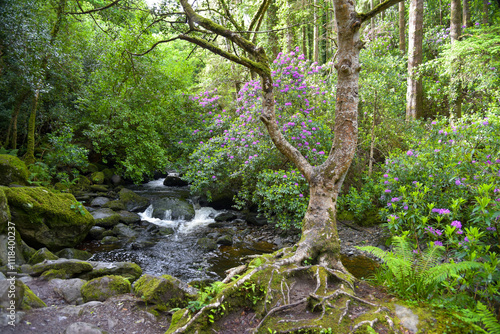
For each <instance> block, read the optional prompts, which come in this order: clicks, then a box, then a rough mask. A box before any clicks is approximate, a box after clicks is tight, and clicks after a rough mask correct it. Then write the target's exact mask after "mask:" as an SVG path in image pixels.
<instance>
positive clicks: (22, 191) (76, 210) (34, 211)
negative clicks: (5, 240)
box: [3, 187, 94, 251]
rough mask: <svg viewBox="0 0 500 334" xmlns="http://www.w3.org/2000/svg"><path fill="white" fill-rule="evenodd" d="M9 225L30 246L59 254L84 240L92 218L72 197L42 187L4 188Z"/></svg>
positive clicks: (92, 221) (91, 224) (91, 223)
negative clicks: (58, 251)
mask: <svg viewBox="0 0 500 334" xmlns="http://www.w3.org/2000/svg"><path fill="white" fill-rule="evenodd" d="M3 191H4V192H5V195H6V196H7V200H8V203H9V208H10V212H11V215H12V222H13V223H14V224H15V225H16V230H17V231H19V233H20V234H21V237H22V239H23V240H24V241H25V242H26V243H27V244H28V245H30V246H32V247H36V248H40V247H47V248H48V249H50V250H52V251H54V250H56V251H57V250H60V249H62V248H66V247H74V246H76V245H77V244H79V243H80V242H82V241H83V239H85V237H86V235H87V233H88V231H89V230H90V229H91V228H92V226H93V225H94V218H93V217H92V216H91V215H90V213H88V212H87V210H85V208H84V207H83V206H82V205H81V204H80V203H79V202H77V201H76V199H75V197H74V196H73V195H71V194H56V193H53V192H51V191H49V190H48V189H47V188H44V187H33V188H31V187H14V188H6V187H3Z"/></svg>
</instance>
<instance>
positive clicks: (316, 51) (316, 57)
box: [313, 0, 319, 62]
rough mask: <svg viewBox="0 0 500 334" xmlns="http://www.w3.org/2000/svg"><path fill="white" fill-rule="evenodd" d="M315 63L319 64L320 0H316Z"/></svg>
mask: <svg viewBox="0 0 500 334" xmlns="http://www.w3.org/2000/svg"><path fill="white" fill-rule="evenodd" d="M313 8H314V61H315V62H319V20H318V18H319V15H318V11H319V9H318V0H314V7H313Z"/></svg>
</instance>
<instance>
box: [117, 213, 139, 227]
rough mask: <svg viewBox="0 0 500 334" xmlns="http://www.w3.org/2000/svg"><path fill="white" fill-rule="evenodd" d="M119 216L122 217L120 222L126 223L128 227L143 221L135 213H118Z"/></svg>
mask: <svg viewBox="0 0 500 334" xmlns="http://www.w3.org/2000/svg"><path fill="white" fill-rule="evenodd" d="M118 214H119V215H120V222H121V223H124V224H126V225H129V224H135V223H138V222H140V221H141V216H139V215H138V214H137V213H135V212H129V211H123V210H122V211H118Z"/></svg>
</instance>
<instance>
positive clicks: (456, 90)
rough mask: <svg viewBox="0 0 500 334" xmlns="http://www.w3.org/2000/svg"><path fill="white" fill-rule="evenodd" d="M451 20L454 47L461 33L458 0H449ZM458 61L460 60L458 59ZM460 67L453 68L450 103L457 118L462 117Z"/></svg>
mask: <svg viewBox="0 0 500 334" xmlns="http://www.w3.org/2000/svg"><path fill="white" fill-rule="evenodd" d="M450 10H451V22H450V37H451V44H452V48H453V47H455V44H456V43H457V42H458V40H459V38H460V35H461V34H462V6H461V1H460V0H451V9H450ZM458 62H459V63H460V60H458ZM459 71H460V67H458V68H455V70H454V73H453V77H454V80H452V81H453V82H455V83H456V85H455V87H453V93H452V98H453V101H452V105H453V115H454V116H455V117H457V118H460V117H462V100H463V94H462V83H461V82H460V79H457V76H458V74H459Z"/></svg>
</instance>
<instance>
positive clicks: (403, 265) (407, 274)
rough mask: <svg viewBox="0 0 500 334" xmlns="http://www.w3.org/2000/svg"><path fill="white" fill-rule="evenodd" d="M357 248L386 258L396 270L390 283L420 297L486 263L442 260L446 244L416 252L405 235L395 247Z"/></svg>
mask: <svg viewBox="0 0 500 334" xmlns="http://www.w3.org/2000/svg"><path fill="white" fill-rule="evenodd" d="M357 248H358V249H360V250H363V251H366V252H368V253H370V254H372V255H374V256H376V257H378V258H380V259H381V260H382V261H384V263H385V264H386V269H385V270H388V271H390V273H391V274H392V275H385V277H386V278H387V279H388V280H389V281H388V282H387V284H388V285H389V286H391V287H392V288H393V289H395V290H396V292H397V293H399V294H400V295H401V296H403V297H404V296H409V295H411V296H412V297H413V298H416V299H427V298H428V297H429V296H430V295H431V294H432V293H433V292H434V291H435V290H436V287H437V286H439V284H440V283H442V282H444V281H445V280H447V279H448V278H450V277H453V276H456V275H457V274H459V273H460V272H464V271H467V270H472V269H480V268H482V267H483V264H481V263H478V262H472V261H464V262H459V263H454V262H451V263H440V260H441V258H442V254H443V252H444V248H443V247H442V246H431V247H429V248H428V249H426V250H425V251H424V252H423V253H422V254H414V253H413V250H412V249H411V245H410V243H409V242H408V240H406V237H405V236H402V237H394V238H393V250H392V251H383V250H381V249H380V248H378V247H373V246H364V247H357ZM499 334H500V333H499Z"/></svg>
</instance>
